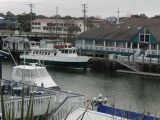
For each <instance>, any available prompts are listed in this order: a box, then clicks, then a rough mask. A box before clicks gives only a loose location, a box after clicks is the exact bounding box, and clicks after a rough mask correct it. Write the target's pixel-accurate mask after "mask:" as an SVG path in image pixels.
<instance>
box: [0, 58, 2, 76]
mask: <svg viewBox="0 0 160 120" xmlns="http://www.w3.org/2000/svg"><path fill="white" fill-rule="evenodd" d="M0 79H2V60H0Z"/></svg>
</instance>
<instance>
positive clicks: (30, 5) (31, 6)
mask: <svg viewBox="0 0 160 120" xmlns="http://www.w3.org/2000/svg"><path fill="white" fill-rule="evenodd" d="M28 6H29V7H30V9H31V12H30V17H31V32H32V11H33V7H34V4H32V3H31V4H28Z"/></svg>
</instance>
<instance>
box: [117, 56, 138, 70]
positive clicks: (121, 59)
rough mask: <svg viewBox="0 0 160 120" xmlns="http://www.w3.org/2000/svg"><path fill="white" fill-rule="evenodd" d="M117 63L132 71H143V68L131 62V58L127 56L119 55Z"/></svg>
mask: <svg viewBox="0 0 160 120" xmlns="http://www.w3.org/2000/svg"><path fill="white" fill-rule="evenodd" d="M116 61H117V62H119V63H120V64H122V65H124V66H126V67H128V68H130V69H132V70H133V71H135V72H139V71H141V67H140V66H139V65H138V64H137V63H135V62H133V61H131V60H130V58H129V57H127V56H121V55H118V56H117V58H116Z"/></svg>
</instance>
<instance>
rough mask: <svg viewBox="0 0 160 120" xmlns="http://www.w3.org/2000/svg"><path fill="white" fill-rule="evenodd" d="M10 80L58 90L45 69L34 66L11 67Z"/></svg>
mask: <svg viewBox="0 0 160 120" xmlns="http://www.w3.org/2000/svg"><path fill="white" fill-rule="evenodd" d="M12 80H13V81H15V82H24V83H26V84H30V85H36V86H39V87H44V88H58V85H57V84H56V83H55V81H54V80H53V79H52V77H51V76H50V75H49V73H48V72H47V70H46V68H45V67H41V66H36V65H35V64H31V65H17V66H15V67H13V72H12Z"/></svg>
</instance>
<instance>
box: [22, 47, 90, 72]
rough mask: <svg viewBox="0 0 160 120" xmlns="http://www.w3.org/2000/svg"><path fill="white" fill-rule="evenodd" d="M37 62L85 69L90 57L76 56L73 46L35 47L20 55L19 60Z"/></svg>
mask: <svg viewBox="0 0 160 120" xmlns="http://www.w3.org/2000/svg"><path fill="white" fill-rule="evenodd" d="M24 58H25V62H26V63H33V62H38V63H41V64H42V65H45V66H48V67H63V68H80V69H82V68H83V69H86V68H87V63H88V60H89V59H90V57H87V56H78V55H77V52H76V49H75V48H74V47H70V48H69V47H66V48H62V49H55V48H37V49H34V50H32V51H31V52H29V53H28V54H25V55H20V60H21V62H23V61H24Z"/></svg>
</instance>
